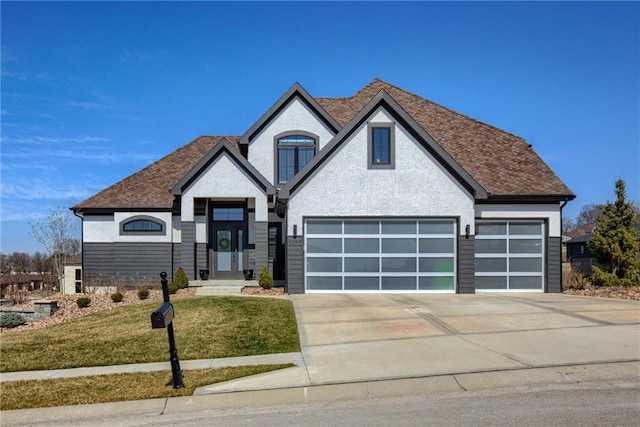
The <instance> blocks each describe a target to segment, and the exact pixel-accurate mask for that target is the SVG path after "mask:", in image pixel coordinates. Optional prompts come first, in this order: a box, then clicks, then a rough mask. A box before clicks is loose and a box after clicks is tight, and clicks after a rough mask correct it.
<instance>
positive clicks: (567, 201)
mask: <svg viewBox="0 0 640 427" xmlns="http://www.w3.org/2000/svg"><path fill="white" fill-rule="evenodd" d="M569 200H570V199H564V202H562V204H561V205H560V293H562V290H563V289H562V284H563V283H564V277H563V276H564V274H563V270H564V269H563V268H562V209H563V208H564V207H565V206H567V203H569Z"/></svg>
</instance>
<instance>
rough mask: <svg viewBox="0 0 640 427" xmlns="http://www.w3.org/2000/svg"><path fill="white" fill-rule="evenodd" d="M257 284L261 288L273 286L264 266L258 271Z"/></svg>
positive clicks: (267, 270)
mask: <svg viewBox="0 0 640 427" xmlns="http://www.w3.org/2000/svg"><path fill="white" fill-rule="evenodd" d="M258 284H259V285H260V286H261V287H262V289H271V288H272V287H273V277H271V273H269V269H268V268H267V267H266V266H264V267H262V271H260V277H259V279H258Z"/></svg>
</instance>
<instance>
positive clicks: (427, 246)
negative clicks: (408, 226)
mask: <svg viewBox="0 0 640 427" xmlns="http://www.w3.org/2000/svg"><path fill="white" fill-rule="evenodd" d="M453 247H454V240H453V239H420V253H421V254H429V253H431V254H448V253H452V252H453Z"/></svg>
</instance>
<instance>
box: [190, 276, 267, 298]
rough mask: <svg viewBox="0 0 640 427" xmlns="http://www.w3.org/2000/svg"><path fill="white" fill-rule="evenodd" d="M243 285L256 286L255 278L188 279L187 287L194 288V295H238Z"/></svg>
mask: <svg viewBox="0 0 640 427" xmlns="http://www.w3.org/2000/svg"><path fill="white" fill-rule="evenodd" d="M245 286H258V281H257V280H233V279H223V280H190V281H189V287H194V288H197V289H196V295H240V294H242V288H244V287H245Z"/></svg>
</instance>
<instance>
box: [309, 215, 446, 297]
mask: <svg viewBox="0 0 640 427" xmlns="http://www.w3.org/2000/svg"><path fill="white" fill-rule="evenodd" d="M304 226H305V233H304V236H305V239H304V254H305V291H306V292H309V293H312V292H340V291H344V292H412V291H413V292H449V293H453V292H455V289H456V264H457V263H456V235H457V233H456V229H457V221H456V220H455V219H452V218H438V219H433V218H418V219H407V218H379V219H378V218H376V219H371V218H367V219H335V218H330V219H329V218H317V219H307V220H305V223H304Z"/></svg>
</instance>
